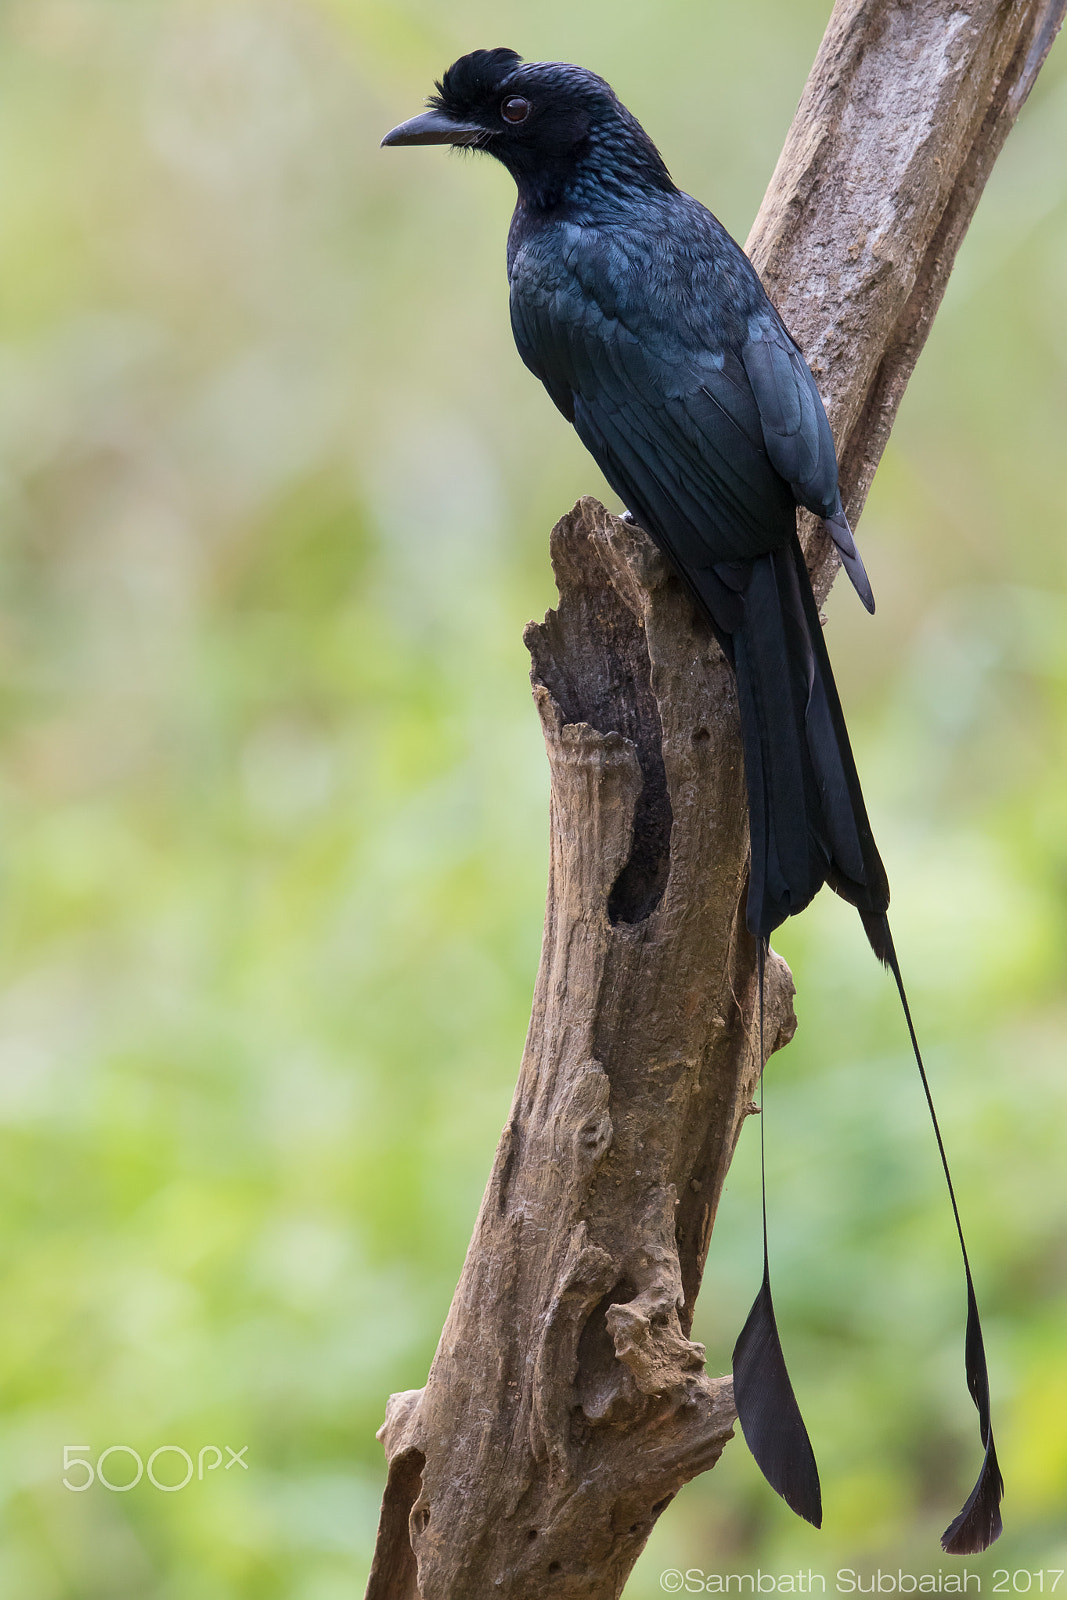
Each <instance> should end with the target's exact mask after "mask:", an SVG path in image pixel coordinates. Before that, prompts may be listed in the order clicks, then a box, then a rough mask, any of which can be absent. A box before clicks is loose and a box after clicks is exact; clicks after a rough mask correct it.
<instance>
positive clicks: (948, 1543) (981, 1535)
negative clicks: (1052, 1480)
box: [863, 916, 1004, 1556]
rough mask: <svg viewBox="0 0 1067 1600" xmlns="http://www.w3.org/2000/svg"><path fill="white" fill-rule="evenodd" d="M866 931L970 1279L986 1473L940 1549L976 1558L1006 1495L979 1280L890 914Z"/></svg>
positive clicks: (969, 1367)
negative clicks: (901, 1027) (883, 976)
mask: <svg viewBox="0 0 1067 1600" xmlns="http://www.w3.org/2000/svg"><path fill="white" fill-rule="evenodd" d="M863 923H864V927H865V928H866V930H867V936H868V938H869V939H870V941H871V944H872V945H873V947H874V951H875V954H876V955H877V956H878V957H879V958H880V960H881V961H883V962H884V963H885V965H886V966H887V967H888V968H889V970H890V972H891V973H892V974H893V978H894V980H895V982H896V986H897V993H898V994H899V996H900V1004H901V1006H902V1007H903V1010H904V1020H905V1022H906V1023H907V1025H908V1036H909V1038H910V1039H911V1048H912V1054H913V1055H914V1057H915V1065H916V1066H917V1067H918V1069H919V1077H920V1078H921V1080H922V1086H923V1093H924V1094H925V1096H926V1104H927V1107H928V1109H929V1112H930V1121H931V1122H932V1123H933V1128H934V1138H935V1139H936V1140H937V1151H938V1155H939V1156H940V1157H941V1166H942V1170H943V1171H944V1174H945V1182H946V1183H947V1185H948V1197H949V1199H950V1200H951V1202H952V1215H953V1218H954V1220H955V1223H956V1234H957V1237H958V1238H959V1241H960V1253H961V1254H962V1256H963V1271H964V1274H965V1276H966V1279H967V1338H966V1343H965V1347H964V1360H965V1365H966V1371H967V1387H968V1389H969V1390H970V1393H971V1399H972V1400H973V1401H974V1404H975V1409H976V1410H977V1412H978V1428H979V1432H980V1434H981V1437H982V1444H983V1446H984V1447H985V1456H984V1458H983V1460H982V1470H981V1471H980V1472H979V1474H978V1481H977V1483H976V1484H975V1486H974V1488H973V1489H972V1490H971V1493H970V1495H969V1497H968V1499H967V1503H966V1505H965V1506H964V1508H963V1510H962V1511H961V1512H960V1514H959V1516H958V1517H956V1518H955V1520H954V1521H953V1522H952V1523H950V1525H949V1526H948V1527H947V1528H946V1529H945V1531H944V1533H943V1534H942V1535H941V1548H942V1549H943V1550H947V1551H948V1553H949V1554H950V1555H953V1556H970V1555H977V1554H978V1553H979V1552H980V1551H982V1550H988V1548H989V1546H990V1545H991V1544H992V1543H993V1542H994V1540H995V1539H999V1537H1000V1534H1001V1530H1002V1528H1003V1523H1002V1522H1001V1518H1000V1502H1001V1499H1002V1497H1003V1494H1004V1479H1003V1478H1002V1477H1001V1475H1000V1466H999V1463H998V1461H997V1452H996V1447H995V1445H994V1443H993V1423H992V1419H991V1416H990V1410H989V1371H988V1368H987V1366H986V1356H985V1341H984V1340H983V1338H982V1321H981V1318H980V1317H979V1315H978V1301H977V1298H976V1297H975V1292H974V1280H973V1278H972V1277H971V1263H970V1259H969V1257H968V1255H967V1244H966V1241H965V1240H964V1237H963V1223H962V1222H961V1221H960V1208H959V1206H958V1205H957V1204H956V1191H955V1188H954V1187H953V1184H952V1173H951V1172H950V1171H949V1165H948V1156H947V1155H946V1154H945V1142H944V1140H943V1139H942V1137H941V1128H940V1125H939V1123H938V1120H937V1112H936V1111H935V1110H934V1097H933V1095H932V1093H931V1092H930V1080H929V1079H928V1078H927V1076H926V1068H925V1066H924V1065H923V1058H922V1053H921V1051H920V1050H919V1041H918V1038H917V1037H916V1034H915V1024H914V1023H913V1022H912V1020H911V1007H910V1006H909V1004H908V996H907V993H906V992H905V989H904V979H903V978H902V977H901V973H900V963H899V962H898V960H897V953H896V950H895V948H894V946H893V936H892V934H891V933H890V931H889V919H888V918H887V917H885V916H879V917H864V919H863Z"/></svg>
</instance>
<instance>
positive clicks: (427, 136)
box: [382, 111, 485, 148]
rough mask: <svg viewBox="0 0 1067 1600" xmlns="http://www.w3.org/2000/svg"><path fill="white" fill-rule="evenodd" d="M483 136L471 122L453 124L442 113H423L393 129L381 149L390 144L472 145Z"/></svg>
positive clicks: (449, 118) (480, 129)
mask: <svg viewBox="0 0 1067 1600" xmlns="http://www.w3.org/2000/svg"><path fill="white" fill-rule="evenodd" d="M484 134H485V129H484V128H479V127H478V126H477V125H476V124H475V123H473V122H470V123H468V122H453V120H452V118H451V117H449V116H446V115H445V113H444V112H443V111H424V112H423V113H422V115H421V116H419V117H411V118H410V119H409V120H408V121H407V122H402V123H401V124H400V126H399V128H394V129H393V130H392V132H391V133H387V134H386V136H385V138H384V139H383V140H382V147H383V148H384V147H385V146H386V145H392V144H474V143H476V141H477V140H478V139H480V138H482V137H483V136H484Z"/></svg>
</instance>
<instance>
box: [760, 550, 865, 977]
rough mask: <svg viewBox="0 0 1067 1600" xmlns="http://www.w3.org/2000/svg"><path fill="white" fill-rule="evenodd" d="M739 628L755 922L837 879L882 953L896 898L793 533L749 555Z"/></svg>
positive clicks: (774, 916) (772, 924)
mask: <svg viewBox="0 0 1067 1600" xmlns="http://www.w3.org/2000/svg"><path fill="white" fill-rule="evenodd" d="M743 605H744V619H743V622H742V624H741V626H740V627H739V628H738V629H737V631H736V632H735V633H734V634H733V636H732V645H733V656H734V670H735V672H736V675H737V693H738V699H739V702H740V708H741V734H742V739H743V743H744V751H745V775H746V780H747V784H748V802H749V825H750V829H751V835H752V871H751V877H750V880H749V892H748V909H747V921H748V926H749V928H750V930H751V932H752V933H753V934H754V935H755V936H756V938H757V939H759V938H762V939H766V938H768V937H769V935H770V934H771V933H772V932H773V930H774V929H775V928H777V927H778V926H779V924H780V923H782V922H784V921H785V919H786V917H788V916H791V915H792V914H793V913H794V912H796V911H800V910H801V909H802V908H803V907H804V906H806V905H807V903H808V901H809V900H811V899H812V898H813V896H814V895H815V894H816V893H817V892H818V890H819V889H820V888H821V887H822V885H823V884H824V883H828V884H829V885H830V887H831V888H832V889H836V891H837V892H838V894H840V895H843V896H844V898H845V899H846V900H848V901H850V902H851V904H852V905H854V906H856V908H857V909H858V910H859V912H860V914H861V915H862V916H863V919H864V926H865V927H867V932H868V937H869V938H870V939H871V942H872V944H874V947H875V953H876V954H877V955H878V956H879V958H880V959H882V960H884V959H885V952H884V948H880V947H879V945H878V944H876V943H875V939H876V938H879V937H880V933H879V930H880V923H879V920H878V919H879V918H882V917H884V914H885V911H886V909H887V907H888V905H889V884H888V881H887V879H886V874H885V869H884V867H883V866H882V862H881V858H880V857H879V854H878V850H877V847H876V845H875V842H874V837H873V835H872V833H871V825H870V822H869V821H868V820H867V809H866V807H865V805H864V803H863V794H862V791H861V789H860V782H859V777H858V775H857V773H856V763H855V761H854V759H853V756H852V747H851V745H850V744H849V739H848V731H847V729H846V727H845V719H844V715H843V713H842V711H841V702H840V700H839V699H838V695H837V686H836V684H835V683H834V676H833V672H832V670H831V667H830V658H829V656H828V654H827V651H826V645H825V644H824V642H823V637H822V626H821V624H820V622H819V613H818V608H817V607H816V604H815V598H814V596H813V594H812V592H811V584H810V582H809V579H808V574H807V570H806V568H805V565H804V556H803V553H802V551H801V549H800V544H799V541H798V540H797V538H796V537H795V536H794V537H793V539H792V540H791V542H790V543H789V545H787V546H785V547H784V548H783V549H780V550H774V551H772V552H771V553H770V554H769V555H765V556H761V557H760V558H759V559H758V560H757V561H755V562H754V563H753V564H752V567H751V576H750V577H749V580H748V583H747V585H746V587H745V591H744V597H743Z"/></svg>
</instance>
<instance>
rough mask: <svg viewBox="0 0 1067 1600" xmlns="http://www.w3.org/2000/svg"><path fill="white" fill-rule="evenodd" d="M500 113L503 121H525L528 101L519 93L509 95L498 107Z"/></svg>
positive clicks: (527, 113) (528, 109) (528, 113)
mask: <svg viewBox="0 0 1067 1600" xmlns="http://www.w3.org/2000/svg"><path fill="white" fill-rule="evenodd" d="M500 115H501V116H502V117H503V119H504V121H505V122H525V121H526V118H527V117H528V116H529V115H530V102H529V100H524V99H523V97H522V95H521V94H513V95H510V96H509V98H508V99H507V100H505V101H504V103H503V105H502V106H501V107H500Z"/></svg>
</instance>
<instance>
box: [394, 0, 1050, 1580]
mask: <svg viewBox="0 0 1067 1600" xmlns="http://www.w3.org/2000/svg"><path fill="white" fill-rule="evenodd" d="M1065 7H1067V0H971V3H969V4H966V5H964V4H961V3H957V0H840V3H839V4H838V5H837V6H836V7H835V9H834V12H833V15H832V17H831V19H830V25H829V27H828V29H827V32H826V36H825V38H824V40H823V43H822V47H821V49H820V51H819V55H818V58H817V60H816V62H815V66H814V68H813V69H812V73H811V77H810V78H809V81H808V84H807V87H806V88H805V91H804V96H803V99H802V101H801V104H800V108H799V110H798V112H797V115H796V118H795V120H794V123H793V126H792V128H791V130H790V133H789V136H788V139H787V141H786V145H785V149H784V150H783V153H782V156H781V159H780V161H779V163H778V167H777V169H776V171H775V173H774V176H773V178H772V180H771V184H770V188H769V189H768V192H767V197H766V199H765V200H764V203H763V206H762V207H761V210H760V213H759V216H758V217H757V219H756V223H755V226H754V228H753V231H752V235H751V237H750V238H749V241H748V245H747V248H748V250H749V253H750V255H751V256H752V258H753V260H754V261H755V263H756V266H757V267H758V269H759V270H760V272H761V274H762V276H763V278H764V281H765V283H766V284H767V287H768V289H769V290H770V292H771V295H772V297H773V298H774V299H775V301H776V303H777V305H778V306H779V308H780V310H781V311H782V313H783V315H784V317H785V320H786V322H787V324H788V325H789V326H790V328H791V330H792V332H793V334H794V336H795V337H796V338H797V340H798V342H799V344H800V346H801V348H802V349H803V350H804V351H805V353H806V354H807V356H808V359H809V361H810V363H811V366H812V369H813V371H814V372H815V374H816V377H817V379H818V380H819V383H820V387H821V389H822V392H823V394H824V396H825V398H826V400H827V405H828V410H829V414H830V418H831V422H832V423H833V425H834V431H835V436H836V438H837V439H838V441H839V444H840V443H841V441H844V442H843V445H842V446H841V469H842V486H843V492H844V496H845V503H846V507H847V509H848V511H849V514H850V516H851V518H852V520H853V521H855V519H856V517H857V516H858V515H859V512H860V510H861V509H862V505H863V502H864V499H865V497H866V494H867V491H868V489H869V487H870V483H871V479H872V477H873V475H874V470H875V467H876V466H877V463H878V460H879V458H880V456H881V452H882V450H883V448H884V446H885V441H886V438H887V437H888V433H889V429H890V426H891V424H892V420H893V417H894V415H895V412H896V408H897V406H898V404H899V402H900V398H901V395H902V394H903V391H904V387H905V385H906V383H907V380H908V378H909V376H910V374H911V371H912V368H913V367H914V364H915V361H916V359H917V357H918V354H919V351H920V350H921V348H922V345H923V342H924V340H925V338H926V334H927V332H928V330H929V327H930V324H931V321H932V319H933V316H934V313H935V311H936V309H937V306H938V304H939V303H940V299H941V295H942V293H943V292H944V287H945V283H946V281H947V277H948V273H949V271H950V269H951V266H952V262H953V259H954V256H955V253H956V250H957V248H958V246H959V242H960V240H961V238H962V237H963V234H964V232H965V230H966V228H967V225H968V223H969V221H970V218H971V216H972V214H973V211H974V208H975V205H976V204H977V201H978V197H979V195H980V194H981V191H982V187H983V185H984V183H985V180H986V177H987V176H988V174H989V171H990V169H991V167H992V164H993V161H994V159H995V157H996V155H997V152H998V151H999V149H1000V147H1001V145H1002V144H1003V141H1004V139H1005V137H1006V136H1007V133H1008V130H1009V129H1010V127H1011V124H1012V122H1013V121H1014V119H1015V117H1016V115H1017V113H1018V111H1019V109H1020V107H1021V105H1022V104H1023V102H1024V100H1025V98H1026V95H1027V93H1028V91H1029V89H1030V87H1031V85H1032V83H1033V81H1034V78H1035V77H1036V75H1037V72H1038V70H1039V68H1040V66H1041V63H1042V61H1043V60H1044V58H1045V55H1046V53H1047V51H1048V48H1049V46H1050V44H1051V42H1052V39H1053V38H1054V36H1055V33H1056V31H1057V29H1058V28H1059V26H1060V23H1061V21H1062V18H1063V13H1064V9H1065ZM806 520H807V521H808V523H809V526H808V528H807V530H806V532H807V535H808V543H807V548H808V559H809V563H810V565H811V569H812V573H813V578H814V581H815V584H816V590H817V593H818V594H819V595H820V596H822V595H825V593H826V591H827V590H828V588H829V585H830V582H831V581H832V578H833V572H834V564H835V561H836V558H835V557H834V556H833V554H832V552H831V551H830V549H829V548H828V541H826V540H825V539H824V536H823V533H822V530H821V526H820V525H819V524H817V523H815V522H814V521H813V519H806ZM552 558H553V564H554V567H555V572H556V579H557V583H558V586H559V591H560V601H559V605H558V607H557V608H556V610H555V611H553V612H550V613H549V614H548V616H547V617H546V619H545V621H544V623H543V624H540V625H537V626H534V625H531V627H530V628H529V629H528V630H527V642H528V644H529V646H530V651H531V656H532V659H533V671H532V680H533V686H534V698H535V700H536V702H537V706H538V710H539V713H540V716H541V720H542V724H543V728H544V734H545V743H546V747H547V750H548V756H549V762H550V766H551V776H552V819H551V826H552V855H551V868H550V878H549V886H548V901H547V907H546V913H545V929H544V940H543V946H542V953H541V965H540V971H539V973H538V979H537V987H536V992H535V995H534V1004H533V1014H532V1017H531V1022H530V1031H529V1036H528V1038H527V1044H526V1051H525V1054H524V1057H523V1063H522V1069H521V1073H520V1076H519V1082H518V1086H517V1088H516V1092H515V1099H514V1103H513V1106H512V1110H511V1114H510V1117H509V1120H508V1124H507V1127H506V1128H505V1130H504V1133H503V1136H502V1138H501V1141H500V1145H499V1148H498V1150H497V1155H496V1160H495V1163H494V1166H493V1171H492V1174H491V1176H490V1179H489V1184H488V1187H487V1189H486V1193H485V1198H484V1200H483V1202H482V1207H481V1211H480V1213H479V1217H478V1221H477V1224H476V1227H475V1232H474V1237H473V1239H472V1241H471V1245H470V1249H469V1251H468V1255H467V1260H466V1263H465V1265H464V1268H463V1274H462V1277H461V1279H460V1283H459V1287H458V1288H457V1291H456V1295H455V1299H454V1300H453V1303H452V1307H451V1310H450V1312H449V1316H448V1320H447V1322H446V1324H445V1328H444V1331H443V1333H442V1335H441V1342H440V1344H439V1346H438V1350H437V1354H436V1356H435V1358H434V1362H433V1365H432V1367H431V1370H430V1374H429V1377H428V1379H427V1382H426V1385H425V1387H424V1388H423V1389H420V1390H412V1391H409V1392H408V1393H406V1394H402V1395H394V1396H393V1397H392V1398H391V1400H390V1401H389V1404H388V1408H387V1415H386V1421H385V1424H384V1426H383V1428H382V1430H381V1437H382V1439H383V1442H384V1444H385V1449H386V1454H387V1457H388V1460H389V1480H388V1486H387V1489H386V1494H385V1499H384V1501H383V1505H382V1513H381V1523H380V1528H379V1537H378V1546H377V1551H376V1555H375V1561H374V1566H373V1569H372V1572H371V1577H370V1583H369V1586H368V1589H367V1597H368V1600H483V1597H484V1600H488V1597H490V1596H492V1597H493V1600H520V1597H526V1596H530V1595H534V1594H550V1595H553V1596H558V1597H560V1600H608V1597H615V1596H617V1595H619V1594H620V1593H621V1591H622V1587H623V1585H624V1583H625V1581H626V1578H627V1576H628V1574H629V1571H630V1569H631V1567H632V1565H633V1563H634V1561H635V1560H636V1558H637V1556H638V1554H639V1553H640V1551H641V1549H642V1547H643V1545H644V1543H645V1541H646V1539H647V1537H648V1534H649V1532H650V1531H651V1529H652V1526H653V1524H654V1523H655V1520H656V1518H657V1517H658V1516H659V1515H660V1513H661V1512H662V1511H663V1509H664V1507H665V1506H666V1505H667V1503H668V1502H669V1501H670V1499H671V1498H672V1497H673V1495H674V1494H675V1493H676V1492H677V1490H678V1489H679V1488H680V1487H681V1486H682V1484H684V1483H685V1482H687V1481H688V1480H689V1479H690V1478H692V1477H694V1476H695V1475H696V1474H697V1473H699V1472H702V1471H704V1470H706V1469H707V1468H708V1467H710V1466H712V1465H713V1464H714V1462H715V1460H716V1459H717V1458H718V1455H719V1453H720V1452H721V1450H722V1448H723V1445H724V1443H725V1441H726V1440H727V1439H728V1438H729V1437H730V1430H731V1426H732V1423H733V1421H734V1411H733V1405H732V1395H731V1386H730V1382H729V1380H728V1379H723V1378H718V1379H716V1378H711V1377H709V1376H708V1375H707V1374H706V1373H705V1372H704V1370H703V1350H702V1349H701V1347H700V1346H699V1345H695V1344H693V1343H692V1342H691V1341H690V1339H689V1331H690V1328H691V1325H692V1317H693V1307H694V1303H695V1299H696V1295H697V1292H698V1289H699V1287H700V1279H701V1274H702V1271H703V1266H704V1260H705V1257H706V1253H707V1247H708V1242H709V1240H710V1235H711V1228H712V1225H713V1222H714V1217H715V1209H716V1205H717V1203H718V1198H719V1194H720V1192H721V1189H722V1184H723V1180H724V1178H725V1174H726V1171H727V1168H728V1166H729V1163H730V1159H731V1156H732V1154H733V1150H734V1146H735V1144H736V1140H737V1136H738V1133H739V1131H740V1127H741V1124H742V1122H743V1120H744V1117H745V1115H746V1114H747V1112H748V1110H749V1109H750V1102H751V1094H752V1090H753V1087H754V1085H755V1081H756V1079H757V1077H758V1073H759V1067H760V1064H759V1062H758V1060H757V1059H756V1051H755V1048H754V1042H753V1037H752V1024H753V1010H754V1007H753V991H754V976H755V947H754V945H753V942H752V940H751V939H750V937H749V936H748V934H747V932H746V930H745V927H744V915H743V896H744V890H745V879H746V871H747V850H748V841H747V824H746V814H745V797H744V782H743V773H742V765H741V751H740V741H739V736H738V729H737V716H736V706H735V701H734V691H733V681H732V678H731V675H730V673H729V670H728V668H727V667H726V665H725V662H724V661H723V659H722V657H721V655H720V653H719V652H718V650H717V647H716V646H715V644H714V641H713V640H712V638H711V636H710V633H709V631H708V629H707V628H706V626H705V624H704V623H703V621H702V620H701V618H700V617H699V616H697V615H695V614H694V609H693V606H692V604H691V603H690V601H689V599H688V598H687V595H686V594H685V592H684V591H683V589H682V587H681V585H680V584H679V582H678V581H677V580H676V579H675V578H674V576H673V575H672V573H671V572H670V570H669V569H668V567H667V565H666V563H665V562H664V560H663V558H662V557H661V556H660V555H659V554H658V552H657V551H656V550H655V549H654V547H653V546H652V544H651V543H650V541H649V540H648V539H647V538H646V537H645V536H644V535H643V534H642V533H641V532H640V531H639V530H636V529H634V528H632V527H630V526H628V525H627V524H626V523H623V522H620V521H619V520H617V519H616V518H613V517H611V516H609V514H608V513H607V512H606V511H604V509H603V507H601V506H599V505H598V504H597V503H596V502H595V501H592V500H583V501H581V502H580V503H579V505H578V506H577V507H576V508H575V510H574V511H573V512H572V513H571V514H570V515H569V516H568V517H565V518H564V519H563V521H562V522H560V524H559V525H558V526H557V528H556V529H555V530H554V532H553V536H552ZM791 994H792V983H791V979H790V977H789V973H788V970H787V969H786V967H785V965H784V963H783V962H781V961H780V960H778V959H777V958H774V959H773V960H772V963H771V966H770V968H769V971H768V1018H769V1021H768V1039H769V1041H770V1044H771V1048H777V1047H778V1046H779V1045H780V1044H782V1043H784V1042H785V1041H786V1040H787V1039H788V1038H789V1037H790V1035H791V1033H792V1030H793V1026H794V1024H793V1017H792V1010H791V1003H790V1001H791Z"/></svg>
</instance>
